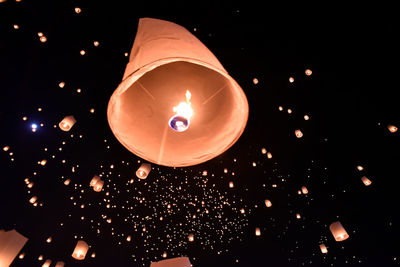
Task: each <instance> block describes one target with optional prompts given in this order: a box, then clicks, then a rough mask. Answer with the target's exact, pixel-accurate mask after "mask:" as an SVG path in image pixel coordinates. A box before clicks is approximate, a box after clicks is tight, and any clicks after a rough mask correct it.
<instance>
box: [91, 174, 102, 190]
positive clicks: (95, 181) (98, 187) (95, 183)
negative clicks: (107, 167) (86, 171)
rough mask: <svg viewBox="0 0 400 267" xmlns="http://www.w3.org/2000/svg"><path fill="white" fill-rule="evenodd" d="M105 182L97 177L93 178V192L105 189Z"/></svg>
mask: <svg viewBox="0 0 400 267" xmlns="http://www.w3.org/2000/svg"><path fill="white" fill-rule="evenodd" d="M103 185H104V181H103V180H101V178H100V177H99V176H97V175H95V176H93V178H92V180H90V186H91V187H93V190H94V191H96V192H100V191H101V189H103Z"/></svg>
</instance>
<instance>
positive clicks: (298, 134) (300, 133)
mask: <svg viewBox="0 0 400 267" xmlns="http://www.w3.org/2000/svg"><path fill="white" fill-rule="evenodd" d="M294 133H295V135H296V137H297V138H302V137H303V133H302V132H301V131H300V130H296V131H294Z"/></svg>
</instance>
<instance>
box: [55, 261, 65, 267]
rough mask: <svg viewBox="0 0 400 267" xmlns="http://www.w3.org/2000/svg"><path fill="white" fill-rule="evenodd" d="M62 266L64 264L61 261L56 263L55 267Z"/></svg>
mask: <svg viewBox="0 0 400 267" xmlns="http://www.w3.org/2000/svg"><path fill="white" fill-rule="evenodd" d="M64 265H65V262H63V261H57V263H56V266H55V267H64Z"/></svg>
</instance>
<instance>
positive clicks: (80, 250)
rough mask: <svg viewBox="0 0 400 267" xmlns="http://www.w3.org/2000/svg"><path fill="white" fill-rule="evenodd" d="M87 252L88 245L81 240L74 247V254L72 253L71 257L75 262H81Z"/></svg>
mask: <svg viewBox="0 0 400 267" xmlns="http://www.w3.org/2000/svg"><path fill="white" fill-rule="evenodd" d="M88 250H89V246H88V244H87V243H86V242H85V241H83V240H79V241H78V243H77V244H76V246H75V249H74V252H72V257H73V258H74V259H77V260H83V259H85V257H86V253H87V251H88Z"/></svg>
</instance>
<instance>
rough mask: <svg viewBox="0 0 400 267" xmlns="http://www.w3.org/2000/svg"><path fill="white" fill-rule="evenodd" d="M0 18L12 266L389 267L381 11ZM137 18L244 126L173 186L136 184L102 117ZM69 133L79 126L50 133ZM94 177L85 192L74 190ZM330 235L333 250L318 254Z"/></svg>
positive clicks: (388, 66)
mask: <svg viewBox="0 0 400 267" xmlns="http://www.w3.org/2000/svg"><path fill="white" fill-rule="evenodd" d="M0 2H2V3H0V34H1V37H0V73H1V74H0V77H1V79H0V89H1V98H0V100H1V105H0V125H1V133H0V148H1V150H0V164H1V165H0V169H1V174H0V179H1V186H0V212H1V213H0V214H1V215H0V229H7V230H10V229H16V230H17V231H18V232H20V233H21V234H23V235H24V236H26V237H28V238H29V241H28V242H27V244H26V245H25V246H24V248H23V249H22V251H21V252H23V253H25V257H24V258H23V259H19V258H18V257H17V258H16V259H15V261H14V263H13V264H12V266H42V264H43V263H44V261H45V260H46V259H51V260H52V266H54V265H55V262H57V261H64V262H65V263H66V266H149V265H150V262H151V261H159V260H162V259H164V258H163V254H164V253H166V255H165V254H164V256H166V258H173V257H178V256H188V257H189V258H190V261H191V263H192V264H193V266H246V267H247V266H252V267H258V266H260V267H261V266H398V265H399V264H400V245H399V242H398V238H399V237H400V230H399V227H400V226H399V225H400V220H399V216H398V211H399V208H398V204H399V203H400V194H399V193H398V191H399V189H398V186H399V183H398V179H399V170H398V168H399V163H400V156H399V152H398V151H399V148H400V141H399V132H391V131H390V130H389V128H390V127H388V125H394V126H397V127H399V126H400V113H399V111H398V103H399V99H398V98H397V97H396V96H395V95H396V91H397V90H398V77H399V66H398V62H399V60H400V58H399V50H398V49H399V47H400V42H399V41H398V40H399V39H398V38H397V37H398V36H397V35H398V33H399V28H398V25H396V23H395V22H396V20H397V17H396V16H398V14H396V12H395V10H394V8H393V7H390V6H386V7H377V6H372V5H371V6H359V7H357V8H355V9H352V10H350V9H349V8H348V7H346V8H345V7H343V6H340V5H338V6H331V7H329V6H328V7H325V8H322V7H321V8H319V9H314V8H315V7H313V6H312V5H311V4H310V6H308V5H309V3H304V4H303V5H300V6H299V7H296V6H291V5H286V6H283V7H276V6H272V5H270V4H266V5H265V6H263V7H262V6H260V3H259V2H257V1H253V2H252V1H241V2H240V3H235V2H234V1H197V2H196V3H195V2H193V3H190V1H182V2H179V3H178V2H173V1H166V0H165V1H160V2H156V1H40V0H38V1H33V0H22V1H20V2H17V1H15V0H8V1H5V2H4V0H3V1H0ZM76 8H80V12H77V11H78V10H77V9H76ZM303 9H304V10H306V11H303ZM143 17H150V18H158V19H163V20H167V21H171V22H174V23H177V24H179V25H181V26H183V27H185V28H186V29H188V30H189V31H190V32H191V33H192V34H194V35H195V36H196V37H197V38H198V39H199V40H200V41H202V42H203V43H204V44H205V45H206V46H207V47H208V48H209V49H210V50H211V51H212V52H213V53H214V55H215V56H216V57H217V58H218V59H219V61H220V62H221V63H222V65H223V66H224V68H225V69H226V70H227V71H228V73H229V74H230V75H231V76H232V77H233V78H234V79H235V80H236V81H237V82H238V84H239V85H240V86H241V87H242V89H243V91H244V92H245V94H246V96H247V99H248V102H249V109H250V111H249V119H248V122H247V126H246V129H245V131H244V133H243V134H242V136H241V137H240V139H239V140H238V141H237V142H236V143H235V144H234V145H233V146H232V147H231V148H230V149H229V150H227V151H226V152H224V153H223V154H221V155H219V156H218V157H216V158H214V159H212V160H210V161H207V162H205V163H202V164H200V165H195V166H191V167H185V168H172V167H165V166H158V165H156V164H152V171H151V172H150V174H149V176H148V178H147V179H146V180H139V179H137V177H136V176H135V172H136V170H137V168H138V167H139V166H140V164H141V163H142V162H145V161H144V160H143V159H141V158H139V157H137V156H136V155H134V154H132V153H131V152H129V151H128V150H127V149H126V148H124V147H123V146H122V145H121V144H120V143H119V142H118V140H117V139H116V138H115V137H114V135H113V133H112V132H111V130H110V128H109V125H108V122H107V116H106V111H107V104H108V100H109V98H110V96H111V95H112V93H113V92H114V90H115V89H116V88H117V87H118V84H119V83H120V82H121V80H122V76H123V73H124V70H125V67H126V64H127V63H128V60H129V57H128V56H129V52H130V50H131V47H132V45H133V41H134V37H135V34H136V30H137V24H138V21H139V19H140V18H143ZM39 33H42V34H43V36H45V37H46V41H45V42H41V39H40V37H39V35H38V34H39ZM42 40H43V38H42ZM95 41H97V42H98V45H97V46H96V45H95V44H94V42H95ZM81 51H84V53H83V52H81ZM82 54H84V55H82ZM307 69H309V70H311V71H312V74H311V75H309V76H308V75H306V74H305V71H306V70H307ZM290 77H292V78H294V82H293V83H291V82H290V81H289V78H290ZM254 78H256V79H257V80H258V83H254V82H253V80H254ZM61 82H63V83H64V86H63V87H62V86H61V87H62V88H61V87H60V83H61ZM91 109H93V110H92V111H91ZM67 115H73V116H74V117H75V118H76V120H77V122H76V124H75V125H74V126H73V128H72V129H71V131H69V132H64V131H62V130H60V128H59V127H58V123H59V122H60V121H61V120H62V119H63V118H64V117H65V116H67ZM305 115H307V116H308V120H307V119H306V118H307V117H306V118H305ZM34 125H36V126H37V129H36V131H33V130H32V127H35V126H34ZM295 130H301V132H302V133H303V136H302V137H301V138H297V137H296V135H295ZM263 148H265V150H266V151H267V152H269V153H271V154H270V155H272V157H268V154H264V153H262V149H263ZM42 160H46V164H44V165H42V164H40V163H41V162H42ZM357 166H362V167H363V170H362V171H360V170H358V169H357ZM204 171H206V173H204ZM94 175H100V176H101V177H102V179H103V180H104V181H105V184H104V187H103V190H102V191H101V192H94V191H93V189H92V188H91V187H90V186H89V182H90V180H91V179H92V177H93V176H94ZM363 176H366V177H368V179H370V180H371V182H372V184H371V185H369V186H365V185H364V184H363V182H362V181H361V178H362V177H363ZM25 179H28V180H29V182H33V186H32V188H28V187H27V183H26V182H25ZM67 179H70V180H71V182H70V184H69V185H65V184H64V181H65V180H67ZM230 182H233V184H234V187H233V188H230V187H229V183H230ZM302 186H306V187H307V189H308V191H309V192H308V194H302V193H301V194H299V192H298V191H299V190H300V191H301V188H302ZM33 196H37V198H38V200H37V203H38V205H37V206H33V205H32V204H31V203H29V200H30V199H31V197H33ZM265 200H270V201H271V203H272V206H271V207H266V205H265ZM296 214H299V215H300V216H299V217H300V218H297V217H296ZM335 221H340V222H341V223H342V225H343V226H344V228H345V229H346V231H347V233H348V234H349V235H350V237H349V238H348V239H347V240H345V241H342V242H336V241H335V239H334V238H333V236H332V234H331V233H330V231H329V225H330V224H331V223H332V222H335ZM257 227H258V228H260V231H261V235H260V236H256V235H255V229H256V228H257ZM189 234H194V241H193V242H189V241H188V235H189ZM128 236H130V238H128ZM49 237H51V239H52V241H51V242H50V243H48V242H47V241H46V240H47V239H48V238H49ZM127 238H128V239H130V241H128V240H127ZM78 240H84V241H86V242H87V243H88V244H89V245H90V249H89V251H88V254H87V255H86V258H85V260H83V261H77V260H75V259H73V258H72V257H71V254H72V251H73V249H74V247H75V244H76V242H77V241H78ZM322 243H323V244H325V245H326V246H327V248H328V253H327V254H322V253H321V250H320V248H319V244H322ZM93 253H95V257H92V254H93ZM40 255H42V257H43V260H39V256H40ZM93 256H94V255H93Z"/></svg>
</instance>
